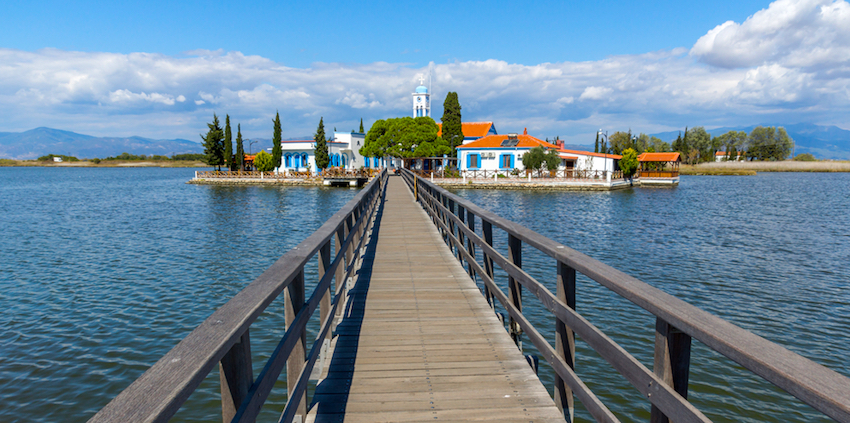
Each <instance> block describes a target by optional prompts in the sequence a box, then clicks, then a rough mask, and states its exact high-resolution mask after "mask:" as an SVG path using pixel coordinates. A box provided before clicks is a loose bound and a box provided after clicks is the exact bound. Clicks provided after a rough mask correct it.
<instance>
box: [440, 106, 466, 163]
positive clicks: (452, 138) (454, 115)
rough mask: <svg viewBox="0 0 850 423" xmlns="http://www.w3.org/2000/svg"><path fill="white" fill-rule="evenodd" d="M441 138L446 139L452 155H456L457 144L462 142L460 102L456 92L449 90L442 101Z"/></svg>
mask: <svg viewBox="0 0 850 423" xmlns="http://www.w3.org/2000/svg"><path fill="white" fill-rule="evenodd" d="M440 121H441V122H442V123H443V134H442V138H443V139H444V140H446V141H448V143H449V146H450V147H451V148H452V157H457V150H456V148H457V146H459V145H461V144H463V124H462V123H461V115H460V102H459V101H458V99H457V93H456V92H451V91H449V93H448V94H446V100H445V101H444V102H443V117H442V119H440Z"/></svg>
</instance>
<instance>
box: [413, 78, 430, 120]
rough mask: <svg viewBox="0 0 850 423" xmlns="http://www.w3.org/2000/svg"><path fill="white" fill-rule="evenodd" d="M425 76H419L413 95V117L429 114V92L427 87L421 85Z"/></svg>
mask: <svg viewBox="0 0 850 423" xmlns="http://www.w3.org/2000/svg"><path fill="white" fill-rule="evenodd" d="M424 83H425V78H422V77H419V86H418V87H416V92H414V93H413V94H412V95H413V117H415V118H416V117H422V116H431V94H429V93H428V87H426V86H425V85H423V84H424Z"/></svg>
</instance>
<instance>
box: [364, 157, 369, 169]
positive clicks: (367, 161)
mask: <svg viewBox="0 0 850 423" xmlns="http://www.w3.org/2000/svg"><path fill="white" fill-rule="evenodd" d="M364 159H365V160H366V167H370V166H369V158H368V157H364Z"/></svg>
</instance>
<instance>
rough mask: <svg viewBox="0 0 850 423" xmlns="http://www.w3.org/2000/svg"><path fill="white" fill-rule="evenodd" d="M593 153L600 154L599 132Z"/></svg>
mask: <svg viewBox="0 0 850 423" xmlns="http://www.w3.org/2000/svg"><path fill="white" fill-rule="evenodd" d="M593 152H594V153H598V152H599V132H597V133H596V143H595V144H593Z"/></svg>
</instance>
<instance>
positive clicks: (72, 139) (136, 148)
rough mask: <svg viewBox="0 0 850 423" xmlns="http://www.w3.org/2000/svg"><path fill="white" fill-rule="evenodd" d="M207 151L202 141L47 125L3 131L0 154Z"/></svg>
mask: <svg viewBox="0 0 850 423" xmlns="http://www.w3.org/2000/svg"><path fill="white" fill-rule="evenodd" d="M203 151H204V148H203V146H202V145H201V144H200V142H192V141H189V140H184V139H173V140H154V139H150V138H142V137H127V138H121V137H93V136H91V135H83V134H77V133H74V132H69V131H62V130H59V129H52V128H44V127H42V128H36V129H32V130H29V131H26V132H0V158H7V159H16V160H30V159H35V158H38V157H40V156H44V155H47V154H63V155H67V156H75V157H79V158H81V159H82V158H88V159H91V158H95V157H99V158H104V157H108V156H117V155H119V154H121V153H130V154H137V155H139V154H144V155H152V154H157V155H162V156H171V155H172V154H183V153H203Z"/></svg>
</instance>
